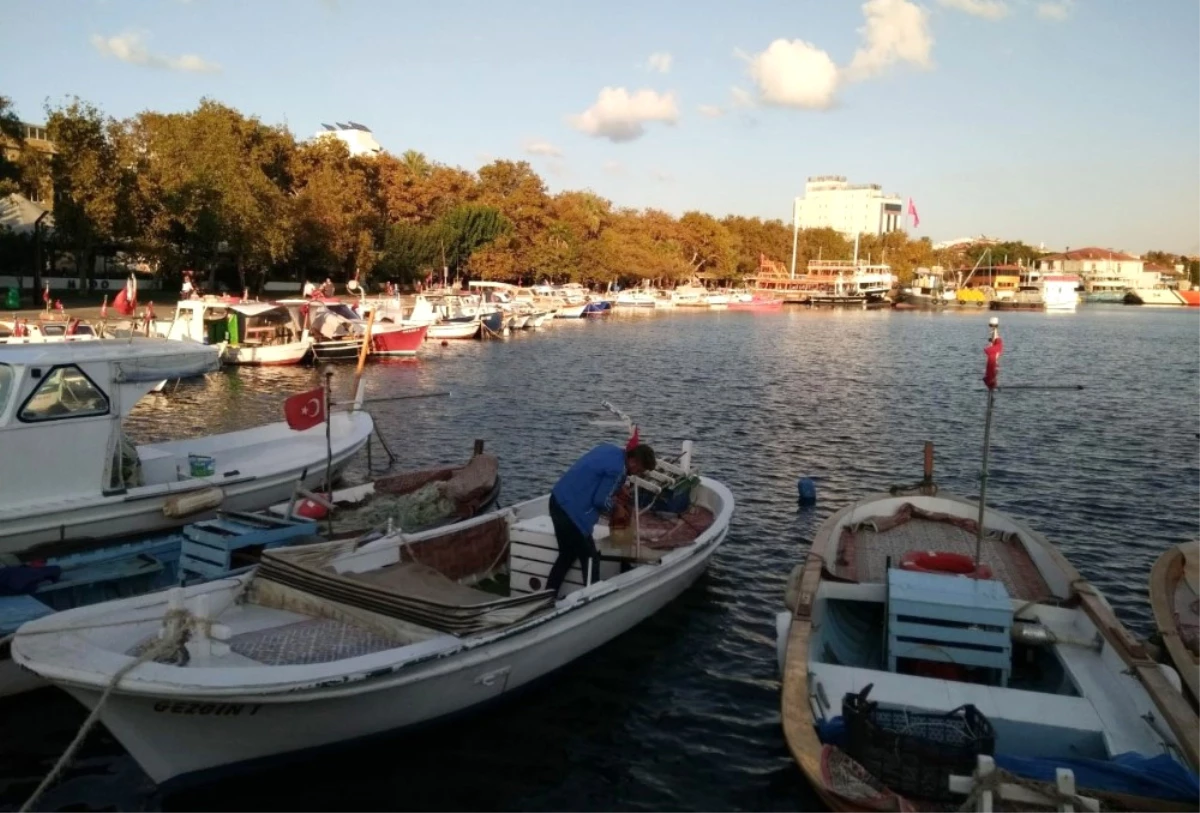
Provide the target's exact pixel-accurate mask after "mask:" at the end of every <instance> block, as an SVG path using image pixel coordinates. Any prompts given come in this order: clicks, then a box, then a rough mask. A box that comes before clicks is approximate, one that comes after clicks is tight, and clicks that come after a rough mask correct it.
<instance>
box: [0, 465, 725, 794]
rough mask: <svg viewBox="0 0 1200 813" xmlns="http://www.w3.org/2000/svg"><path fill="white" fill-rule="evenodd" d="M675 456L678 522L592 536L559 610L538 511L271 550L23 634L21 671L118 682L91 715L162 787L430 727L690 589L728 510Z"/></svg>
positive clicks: (87, 686)
mask: <svg viewBox="0 0 1200 813" xmlns="http://www.w3.org/2000/svg"><path fill="white" fill-rule="evenodd" d="M687 460H690V450H689V451H685V454H684V456H683V457H681V458H680V463H679V465H676V466H673V467H672V468H671V469H666V468H665V467H664V464H661V463H660V469H659V470H658V471H657V472H654V473H650V474H661V475H663V476H664V477H665V478H666V481H667V482H666V484H664V485H665V487H668V488H673V489H675V491H676V493H684V494H687V495H689V506H688V507H687V509H686V511H685V512H684V513H683V515H682V517H676V516H672V517H669V518H668V517H663V518H659V517H655V516H654V515H652V514H650V513H647V514H645V515H642V516H641V517H640V522H641V524H640V526H639V527H640V537H639V538H640V539H641V540H642V542H641V543H640V544H639V543H635V544H633V545H632V546H628V547H615V546H613V545H611V544H610V542H611V540H610V538H609V534H608V529H607V527H605V526H599V527H598V528H597V532H596V538H597V540H598V546H599V549H600V552H601V555H602V558H601V561H600V573H599V578H598V579H597V580H595V581H592V580H591V579H590V578H589V579H588V580H587V581H586V582H585V580H584V579H583V575H582V574H581V573H580V572H579V569H578V568H577V567H576V568H575V569H574V570H573V571H572V573H571V574H569V575H568V579H567V583H566V584H565V585H564V588H565V590H566V595H565V596H564V597H563V598H561V599H558V600H555V597H554V596H552V595H551V594H549V593H548V592H547V591H545V590H543V589H542V588H543V585H544V579H545V574H546V573H547V572H548V570H549V568H550V562H551V561H552V560H553V559H554V557H555V555H556V543H555V541H554V533H553V528H552V525H551V523H550V518H549V516H548V496H542V497H539V498H536V499H533V500H529V501H527V502H523V503H520V504H518V505H515V506H512V507H511V508H508V509H504V510H502V511H497V512H493V513H489V514H485V515H481V516H479V517H476V518H474V519H471V520H467V521H466V522H462V523H457V524H455V525H450V526H446V527H445V528H441V529H436V530H432V531H428V532H425V533H422V534H415V535H398V534H393V535H391V536H387V537H384V538H382V539H378V540H375V541H372V542H368V543H366V544H360V541H359V540H343V541H338V542H327V543H322V544H317V545H311V546H301V547H296V548H290V549H278V550H272V551H268V552H266V553H265V554H264V555H263V557H262V564H261V565H260V566H259V568H258V569H257V570H256V571H255V572H254V573H249V574H245V575H243V576H239V577H236V578H234V579H225V580H222V581H220V582H216V583H212V584H208V585H202V586H198V587H191V588H184V589H177V590H172V591H167V592H164V593H157V594H153V595H149V596H142V597H139V598H133V599H125V600H121V601H115V602H110V603H107V604H102V605H96V606H93V607H86V608H82V609H78V610H71V611H69V612H67V613H62V614H59V615H56V616H54V617H53V618H47V619H40V620H35V621H32V622H30V623H28V624H25V625H24V626H22V627H21V629H20V630H19V631H18V632H17V634H16V636H15V638H14V640H13V643H12V651H13V658H14V660H16V661H17V663H19V664H20V665H21V666H22V667H24V668H26V669H29V670H32V671H33V672H35V673H37V674H38V675H41V676H42V677H44V678H46V679H48V680H50V681H51V682H53V683H54V684H55V685H57V686H59V687H61V688H63V689H65V690H66V691H67V692H69V693H70V694H71V695H72V696H73V697H75V698H76V699H77V700H79V701H80V702H81V703H83V704H84V705H85V706H88V707H93V708H94V707H96V706H97V705H98V704H100V702H101V696H102V695H103V694H104V693H105V692H106V691H107V689H108V687H109V686H110V684H115V687H114V688H113V689H112V690H111V693H108V694H107V695H106V697H105V700H104V702H103V704H102V705H100V708H99V711H98V716H99V719H100V721H101V722H103V724H104V725H105V727H106V728H107V729H108V730H109V731H110V732H112V734H113V735H114V736H115V737H116V738H117V739H118V740H119V741H120V742H121V743H122V744H123V745H124V746H125V748H126V749H127V750H128V751H129V753H130V754H131V755H132V756H133V758H134V759H136V760H137V762H138V763H139V764H140V765H141V766H142V768H143V769H144V770H145V771H146V772H147V774H149V776H150V777H151V778H152V779H153V780H154V781H155V782H158V783H164V782H167V781H170V780H176V779H180V778H183V777H195V776H197V775H200V774H203V773H205V772H208V771H213V770H218V769H225V768H230V767H233V766H238V767H242V768H244V767H249V766H252V765H254V764H255V763H257V762H259V761H261V760H266V759H269V758H276V757H279V756H281V755H285V754H294V753H297V752H302V751H309V750H312V749H317V748H321V747H324V746H330V745H334V744H338V743H343V742H346V741H350V740H354V739H359V738H363V737H367V736H372V735H377V734H382V733H384V732H389V731H393V730H397V729H403V728H407V727H410V726H415V725H419V724H422V723H428V722H431V721H435V720H439V719H441V718H444V717H447V716H449V715H452V714H455V713H458V712H462V711H466V710H469V709H474V708H476V707H478V706H481V705H483V704H485V703H488V702H490V701H494V700H497V699H499V698H501V697H502V696H503V695H504V694H505V693H507V692H511V691H513V690H515V689H518V688H519V687H522V686H524V685H526V684H528V683H530V682H532V681H534V680H537V679H539V678H541V677H544V676H546V675H548V674H549V673H551V672H553V671H555V670H557V669H559V668H561V667H563V666H566V665H567V664H569V663H571V662H572V661H574V660H575V659H577V658H579V657H580V656H581V655H583V654H585V653H587V652H589V651H591V650H593V649H595V648H596V647H598V646H600V645H602V644H603V643H605V642H607V641H609V640H610V639H612V638H614V637H616V636H617V635H620V634H621V633H623V632H625V631H626V630H628V629H629V628H630V627H632V626H634V625H636V624H638V623H639V622H641V621H643V620H645V619H646V618H648V617H650V616H652V615H653V614H654V613H656V612H657V611H658V610H659V609H661V608H662V607H663V606H664V605H666V604H667V603H668V602H670V601H671V600H673V599H674V598H675V597H677V596H678V595H679V594H680V593H682V592H683V591H684V590H685V589H686V588H687V587H688V586H689V585H690V584H691V583H692V582H693V581H695V579H696V578H698V577H699V576H700V574H701V573H702V572H703V571H704V570H705V568H706V566H707V563H708V560H709V558H710V557H711V556H712V554H713V552H714V551H715V550H716V549H717V548H718V546H719V545H720V544H721V542H722V541H723V540H724V538H725V535H726V533H727V531H728V527H729V522H730V518H731V516H732V513H733V508H734V503H733V496H732V495H731V494H730V492H729V490H728V489H727V488H726V487H725V486H724V485H722V484H720V483H718V482H716V481H714V480H710V479H708V478H705V477H697V476H695V475H692V474H691V473H690V471H689V470H688V465H687V463H686V462H685V461H687ZM662 482H663V481H662V480H659V479H657V478H653V479H652V480H648V481H647V482H646V484H645V485H644V486H643V488H651V489H654V488H656V486H655V483H662ZM680 518H682V519H683V520H684V521H682V522H681V521H680ZM497 575H500V576H502V577H503V576H505V575H506V576H507V579H506V580H505V579H504V578H500V579H496V578H489V577H494V576H497ZM505 581H507V584H506V583H505ZM160 633H161V634H162V635H163V636H164V637H161V638H160V637H159V636H160ZM185 633H186V634H185ZM183 664H186V665H183Z"/></svg>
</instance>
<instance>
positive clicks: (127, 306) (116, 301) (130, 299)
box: [112, 274, 137, 316]
mask: <svg viewBox="0 0 1200 813" xmlns="http://www.w3.org/2000/svg"><path fill="white" fill-rule="evenodd" d="M112 304H113V307H114V308H116V309H117V313H119V314H121V315H122V316H133V315H134V314H135V313H137V280H136V279H134V276H133V274H130V275H129V279H128V281H126V283H125V287H124V288H122V289H121V290H120V291H118V292H117V295H116V296H114V297H113V302H112Z"/></svg>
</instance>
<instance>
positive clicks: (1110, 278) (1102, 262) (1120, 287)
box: [1035, 247, 1146, 294]
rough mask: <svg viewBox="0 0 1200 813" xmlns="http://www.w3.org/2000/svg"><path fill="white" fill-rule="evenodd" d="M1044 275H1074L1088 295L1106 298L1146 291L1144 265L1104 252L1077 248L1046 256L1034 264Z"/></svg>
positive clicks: (1139, 260) (1113, 253) (1117, 253)
mask: <svg viewBox="0 0 1200 813" xmlns="http://www.w3.org/2000/svg"><path fill="white" fill-rule="evenodd" d="M1035 265H1036V267H1037V269H1038V270H1039V271H1041V272H1042V273H1044V274H1075V275H1076V276H1078V277H1079V278H1080V279H1081V280H1082V281H1083V290H1084V292H1085V293H1088V294H1106V293H1118V292H1122V293H1123V292H1124V291H1128V290H1130V289H1132V288H1141V287H1145V281H1146V280H1145V275H1144V273H1143V271H1144V266H1145V264H1144V263H1143V262H1142V260H1141V259H1139V258H1138V257H1134V256H1133V255H1132V254H1126V253H1124V252H1121V251H1113V250H1111V249H1107V248H1094V247H1089V248H1077V249H1075V250H1073V251H1064V252H1062V253H1061V254H1048V255H1046V256H1045V257H1041V258H1039V259H1038V260H1037V261H1036V263H1035Z"/></svg>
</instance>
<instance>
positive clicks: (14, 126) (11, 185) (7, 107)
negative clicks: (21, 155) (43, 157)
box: [0, 96, 25, 197]
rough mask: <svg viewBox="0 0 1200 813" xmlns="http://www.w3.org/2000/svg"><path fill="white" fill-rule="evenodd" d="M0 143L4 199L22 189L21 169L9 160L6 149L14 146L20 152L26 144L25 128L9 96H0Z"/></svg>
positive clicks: (1, 187)
mask: <svg viewBox="0 0 1200 813" xmlns="http://www.w3.org/2000/svg"><path fill="white" fill-rule="evenodd" d="M0 142H2V143H0V197H3V196H4V195H11V194H12V193H13V192H17V191H19V190H20V188H21V167H20V165H19V164H18V163H17V162H16V161H13V160H11V159H10V158H9V155H8V150H7V149H5V147H6V146H8V145H12V146H13V147H15V148H17V149H18V150H19V149H20V148H21V147H22V146H23V145H24V144H25V128H24V127H23V126H21V120H20V119H19V118H17V112H16V111H15V110H14V109H13V106H12V99H9V98H8V97H7V96H0Z"/></svg>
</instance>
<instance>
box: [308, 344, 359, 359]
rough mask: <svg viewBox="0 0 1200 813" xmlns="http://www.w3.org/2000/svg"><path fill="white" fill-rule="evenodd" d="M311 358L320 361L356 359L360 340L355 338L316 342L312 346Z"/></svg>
mask: <svg viewBox="0 0 1200 813" xmlns="http://www.w3.org/2000/svg"><path fill="white" fill-rule="evenodd" d="M312 352H313V358H315V359H316V360H317V361H320V362H338V361H358V354H359V353H361V352H362V342H361V341H357V340H347V341H341V340H338V341H331V342H316V343H315V344H313V346H312Z"/></svg>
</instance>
